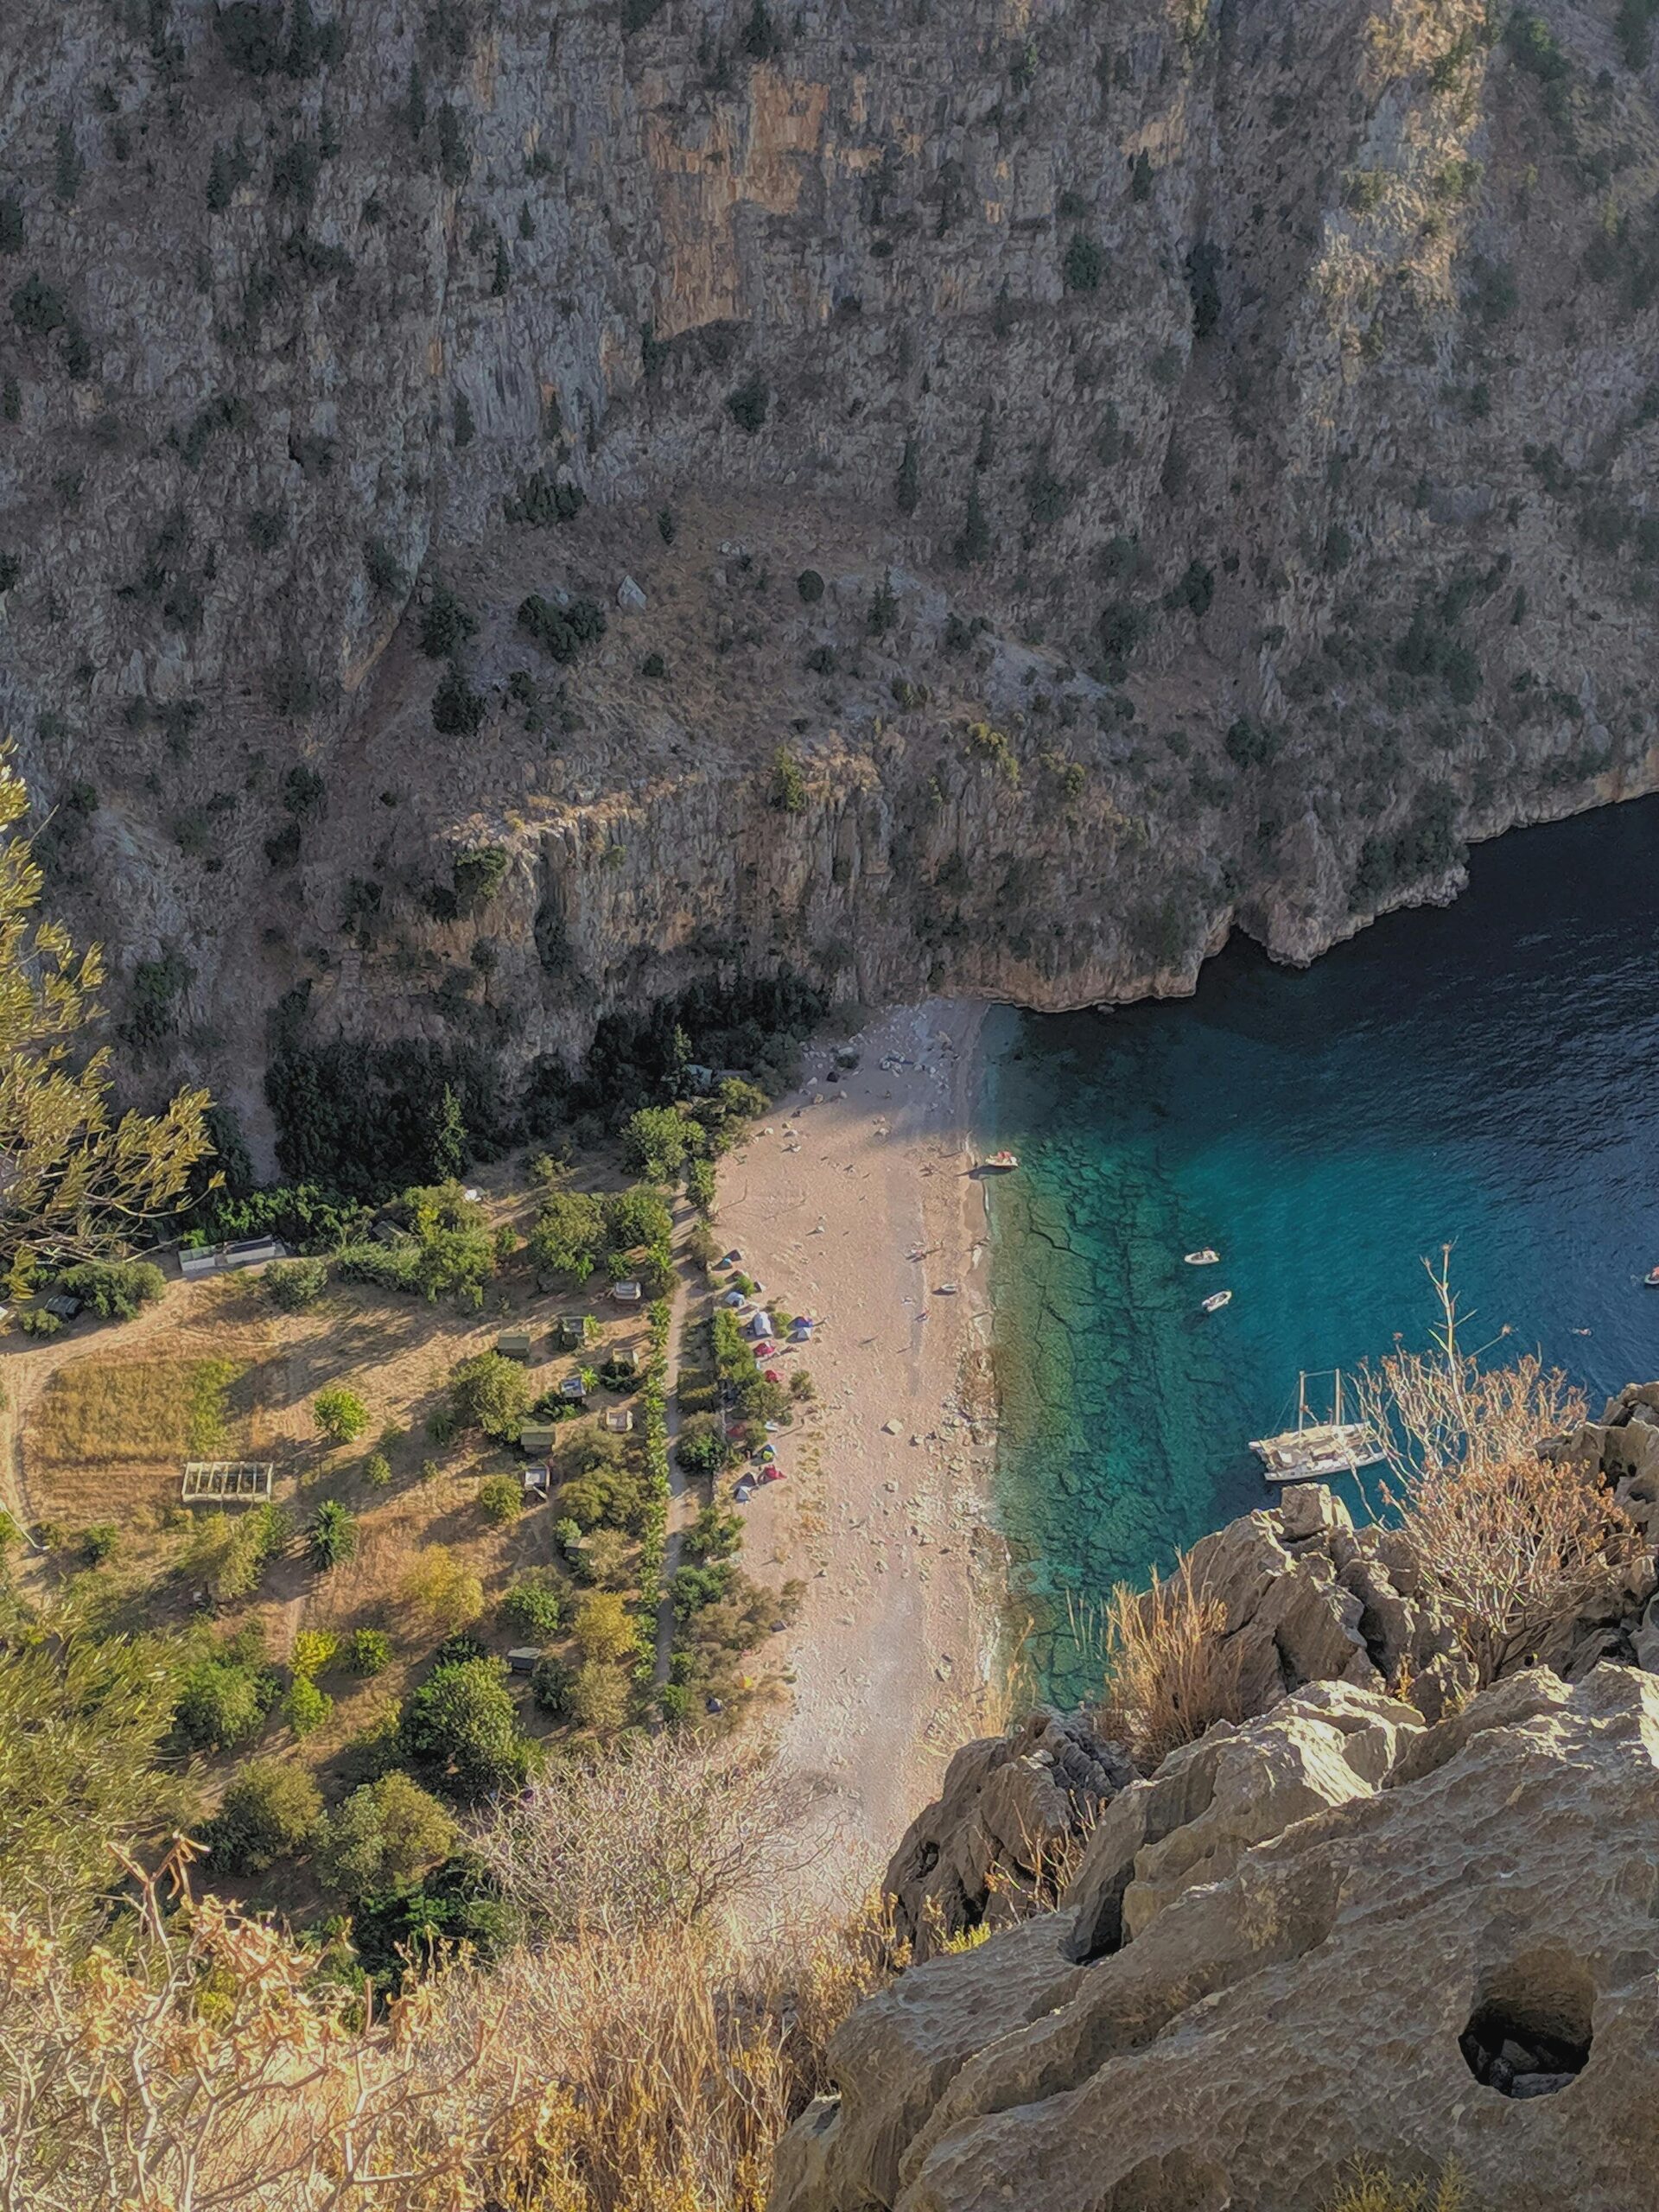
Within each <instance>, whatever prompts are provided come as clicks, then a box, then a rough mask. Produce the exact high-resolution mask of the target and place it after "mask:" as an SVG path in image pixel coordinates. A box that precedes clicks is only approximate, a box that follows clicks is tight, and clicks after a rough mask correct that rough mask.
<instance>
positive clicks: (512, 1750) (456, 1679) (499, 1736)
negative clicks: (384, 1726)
mask: <svg viewBox="0 0 1659 2212" xmlns="http://www.w3.org/2000/svg"><path fill="white" fill-rule="evenodd" d="M630 1644H632V1639H630ZM401 1740H402V1742H403V1746H404V1750H405V1751H407V1752H408V1754H409V1755H410V1758H415V1759H418V1760H420V1761H421V1762H422V1763H423V1764H424V1765H425V1766H427V1767H428V1768H429V1770H431V1771H433V1772H434V1773H435V1774H439V1775H442V1776H443V1777H446V1778H448V1780H449V1781H450V1782H451V1783H452V1784H453V1786H454V1789H456V1790H457V1791H458V1792H459V1793H460V1794H461V1795H462V1796H485V1795H486V1794H487V1793H488V1792H490V1791H491V1790H496V1789H514V1788H517V1787H519V1786H521V1785H522V1784H523V1783H524V1779H525V1777H526V1776H527V1775H528V1772H529V1766H530V1757H529V1748H528V1746H527V1745H525V1743H524V1738H522V1737H521V1736H520V1735H519V1733H518V1713H517V1710H516V1708H515V1707H514V1705H513V1701H512V1698H511V1696H509V1694H508V1693H507V1688H506V1669H505V1667H504V1666H503V1665H501V1663H500V1662H499V1661H496V1660H493V1659H463V1660H457V1661H451V1662H449V1663H448V1664H447V1665H443V1666H440V1667H435V1668H434V1669H433V1671H432V1673H431V1674H430V1675H428V1677H427V1679H426V1681H423V1683H422V1684H421V1686H420V1688H418V1689H417V1690H416V1692H415V1693H414V1694H413V1696H411V1697H410V1700H408V1702H407V1704H406V1705H405V1706H404V1718H403V1724H402V1729H401Z"/></svg>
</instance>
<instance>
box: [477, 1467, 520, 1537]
mask: <svg viewBox="0 0 1659 2212" xmlns="http://www.w3.org/2000/svg"><path fill="white" fill-rule="evenodd" d="M523 1505H524V1491H523V1488H522V1486H521V1485H520V1484H519V1483H518V1481H517V1480H516V1479H515V1478H514V1477H513V1476H512V1475H486V1477H485V1478H484V1479H483V1481H482V1482H481V1483H480V1484H479V1486H478V1510H479V1511H480V1513H481V1514H482V1515H483V1516H484V1518H485V1519H486V1521H488V1522H491V1524H492V1525H493V1527H495V1528H498V1529H501V1528H505V1526H506V1524H507V1522H509V1521H516V1520H517V1519H518V1515H519V1512H520V1510H521V1509H522V1507H523Z"/></svg>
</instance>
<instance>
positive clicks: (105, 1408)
mask: <svg viewBox="0 0 1659 2212" xmlns="http://www.w3.org/2000/svg"><path fill="white" fill-rule="evenodd" d="M251 1411H252V1391H251V1370H249V1368H248V1367H247V1366H246V1364H245V1363H240V1362H238V1361H236V1360H230V1359H145V1360H98V1359H82V1360H76V1361H74V1362H73V1363H72V1364H70V1365H68V1366H66V1367H62V1368H60V1369H59V1370H58V1372H57V1373H56V1374H55V1375H54V1376H53V1377H52V1379H51V1381H50V1382H49V1383H48V1385H47V1387H46V1389H44V1390H43V1391H42V1392H41V1396H40V1399H39V1401H38V1402H37V1403H36V1405H35V1408H34V1409H33V1411H32V1413H31V1414H30V1416H29V1430H28V1451H29V1459H30V1461H31V1463H33V1464H38V1465H42V1466H60V1467H64V1466H70V1467H73V1466H105V1467H107V1466H143V1465H150V1464H152V1463H154V1462H155V1461H157V1460H179V1459H228V1458H234V1457H236V1456H237V1455H238V1452H240V1451H242V1450H243V1449H245V1441H246V1432H247V1428H248V1424H249V1421H250V1418H251Z"/></svg>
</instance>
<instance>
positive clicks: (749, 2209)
mask: <svg viewBox="0 0 1659 2212" xmlns="http://www.w3.org/2000/svg"><path fill="white" fill-rule="evenodd" d="M143 1907H144V1909H143V1911H142V1913H141V1921H142V1926H141V1928H140V1929H139V1930H138V1933H137V1936H135V1939H134V1941H133V1942H132V1945H131V1954H130V1962H127V1961H124V1962H118V1961H116V1960H115V1959H113V1958H104V1957H99V1956H95V1957H94V1959H93V1960H92V1962H91V1963H90V1965H89V1966H88V1967H85V1968H83V1970H81V1971H80V1972H79V1973H76V1972H74V1971H72V1967H71V1962H70V1961H69V1960H68V1958H67V1956H66V1955H64V1954H63V1953H62V1952H60V1950H58V1949H57V1948H55V1947H54V1945H53V1944H52V1943H51V1942H49V1940H48V1939H47V1938H46V1937H44V1936H41V1935H40V1934H38V1933H37V1932H36V1931H35V1930H33V1929H30V1928H29V1926H28V1925H26V1924H25V1923H22V1922H21V1921H19V1920H18V1919H16V1917H15V1916H10V1915H6V1914H0V2203H3V2204H5V2205H8V2206H10V2205H16V2206H19V2207H21V2206H22V2205H23V2204H28V2205H29V2207H30V2212H85V2208H86V2207H87V2206H89V2205H92V2204H117V2203H130V2204H132V2205H134V2206H135V2207H136V2206H138V2205H143V2206H144V2207H146V2208H149V2207H154V2208H156V2212H162V2208H169V2212H170V2208H174V2207H177V2206H181V2205H182V2204H184V2203H185V2202H190V2203H197V2204H203V2205H206V2204H208V2203H212V2204H213V2206H215V2207H216V2208H218V2212H336V2208H344V2207H346V2206H347V2205H358V2204H377V2203H383V2202H384V2203H391V2202H395V2203H396V2204H397V2207H398V2208H399V2212H481V2208H483V2207H485V2206H488V2207H490V2208H491V2209H492V2212H763V2207H764V2205H765V2202H766V2194H767V2190H768V2187H769V2184H770V2178H771V2173H772V2156H773V2152H774V2151H775V2148H776V2145H777V2143H778V2139H779V2136H780V2135H781V2134H782V2133H783V2131H784V2129H785V2127H786V2126H788V2125H789V2123H790V2121H791V2120H792V2119H793V2118H794V2117H795V2116H796V2114H797V2113H798V2112H799V2111H800V2110H801V2109H802V2108H803V2107H804V2105H805V2104H806V2103H807V2102H808V2101H809V2100H810V2098H811V2097H812V2096H813V2095H815V2094H817V2091H818V2090H819V2089H820V2088H822V2087H823V2082H824V2060H825V2050H826V2046H827V2044H828V2041H829V2037H830V2035H831V2034H832V2033H833V2032H834V2031H835V2029H836V2027H837V2026H838V2025H839V2024H840V2023H841V2022H842V2020H843V2019H844V2018H846V2016H847V2014H848V2013H849V2012H850V2011H851V2009H852V2007H853V2006H854V2005H855V2004H856V2003H857V2002H858V2001H859V1999H861V1997H863V1996H864V1995H866V1994H868V1992H869V1991H870V1990H871V1989H873V1988H874V1987H875V1986H878V1985H879V1984H880V1981H881V1980H883V1979H884V1978H885V1977H886V1975H887V1972H888V1970H889V1969H888V1963H887V1945H886V1942H885V1940H884V1934H883V1930H882V1928H881V1926H880V1923H879V1922H878V1921H877V1920H876V1919H875V1918H874V1916H872V1915H870V1914H868V1913H864V1914H861V1915H857V1916H854V1917H853V1918H852V1919H850V1920H849V1921H848V1922H846V1923H843V1924H842V1925H841V1926H839V1927H836V1928H818V1929H774V1930H772V1932H771V1933H770V1934H769V1936H767V1937H766V1940H765V1941H764V1942H757V1943H752V1944H750V1945H748V1946H747V1947H741V1948H740V1947H739V1946H738V1945H737V1944H736V1943H735V1942H733V1941H732V1940H731V1939H729V1938H721V1937H718V1936H715V1935H713V1934H712V1933H709V1932H704V1933H693V1932H692V1931H690V1930H688V1929H684V1928H683V1927H682V1928H674V1927H667V1928H664V1929H659V1930H658V1931H656V1932H654V1933H653V1934H652V1936H650V1937H649V1938H648V1939H646V1940H645V1941H643V1942H641V1941H638V1940H636V1941H632V1942H625V1943H616V1942H610V1941H608V1940H594V1939H586V1940H582V1941H579V1942H574V1943H569V1944H563V1945H557V1946H551V1947H549V1948H544V1949H541V1950H531V1949H528V1948H526V1949H521V1950H518V1951H516V1952H514V1953H512V1955H510V1956H509V1957H507V1958H506V1959H505V1961H502V1962H501V1963H500V1964H499V1966H498V1967H495V1968H494V1969H493V1971H492V1972H491V1973H490V1974H487V1975H486V1974H477V1973H474V1972H472V1971H470V1970H469V1969H467V1968H466V1967H458V1968H457V1969H455V1970H454V1972H452V1973H450V1974H448V1975H446V1976H442V1977H440V1978H438V1979H436V1980H433V1981H430V1982H429V1983H427V1984H425V1985H424V1986H422V1987H421V1988H419V1989H418V1990H416V1992H415V1993H413V1994H412V1995H411V1996H410V1998H409V1999H406V2000H404V2001H403V2002H402V2003H401V2004H400V2005H397V2006H394V2007H393V2008H392V2012H391V2015H390V2017H389V2018H386V2019H385V2020H384V2021H379V2022H374V2023H371V2024H369V2025H368V2026H367V2027H366V2028H364V2027H353V2025H352V2024H351V2022H350V2020H349V2018H348V2014H347V2010H346V1998H345V1993H343V1992H341V1991H340V1990H338V1989H332V1990H331V1989H330V1988H329V1987H328V1986H327V1985H321V1986H319V1985H318V1984H317V1983H316V1981H315V1978H314V1974H313V1968H314V1965H315V1961H314V1959H312V1958H311V1957H309V1956H308V1955H306V1954H303V1953H301V1952H298V1951H296V1950H295V1949H294V1948H291V1947H290V1946H289V1944H288V1943H287V1942H286V1941H285V1940H284V1939H283V1937H282V1936H280V1935H279V1934H278V1933H277V1931H276V1930H275V1929H273V1928H271V1927H270V1925H269V1924H268V1923H256V1922H251V1921H248V1920H245V1919H243V1918H241V1917H240V1916H238V1915H237V1914H235V1913H234V1912H230V1911H226V1910H225V1909H224V1908H223V1907H222V1906H220V1905H219V1904H217V1903H216V1902H215V1901H214V1900H212V1899H208V1900H207V1901H205V1902H204V1903H203V1904H200V1905H199V1906H194V1907H188V1908H187V1910H186V1911H185V1912H184V1913H183V1914H182V1915H181V1916H179V1917H178V1918H176V1919H175V1921H174V1922H173V1923H172V1925H171V1926H170V1927H169V1926H168V1924H167V1922H166V1917H165V1916H164V1914H163V1912H162V1906H161V1904H160V1901H159V1899H158V1897H156V1892H155V1891H154V1889H153V1888H150V1889H147V1890H146V1891H145V1892H144V1897H143ZM181 1937H182V1940H180V1939H181ZM207 1989H211V1992H212V2001H211V2003H210V2004H207V2005H204V2004H203V2003H202V2002H201V2001H200V1993H201V1992H202V1991H203V1990H207Z"/></svg>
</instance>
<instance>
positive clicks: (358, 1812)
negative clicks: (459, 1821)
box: [319, 1770, 457, 1898]
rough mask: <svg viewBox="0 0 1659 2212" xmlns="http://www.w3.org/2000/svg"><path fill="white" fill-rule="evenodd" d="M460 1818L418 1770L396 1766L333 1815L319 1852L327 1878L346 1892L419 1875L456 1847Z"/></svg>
mask: <svg viewBox="0 0 1659 2212" xmlns="http://www.w3.org/2000/svg"><path fill="white" fill-rule="evenodd" d="M456 1840H457V1831H456V1828H455V1824H454V1821H453V1820H452V1819H451V1818H450V1816H449V1815H448V1813H447V1812H446V1811H445V1810H444V1808H443V1807H442V1805H441V1804H440V1803H439V1802H438V1801H437V1799H436V1798H435V1797H434V1796H432V1795H431V1793H430V1791H429V1790H425V1789H422V1787H421V1785H420V1783H418V1782H416V1780H415V1778H414V1777H413V1776H412V1775H407V1774H404V1773H401V1772H398V1771H397V1770H394V1771H393V1772H392V1773H391V1774H383V1775H382V1776H381V1777H380V1779H379V1780H378V1782H370V1783H365V1784H364V1785H363V1787H362V1788H361V1789H353V1792H352V1794H351V1796H349V1797H347V1798H346V1801H345V1802H344V1803H343V1804H342V1805H341V1806H340V1808H339V1810H338V1811H337V1812H336V1813H334V1815H332V1817H331V1818H330V1820H329V1821H328V1823H327V1827H326V1829H325V1830H324V1833H323V1835H322V1837H321V1848H320V1852H319V1857H320V1859H321V1866H322V1872H323V1878H324V1879H325V1880H326V1881H327V1882H328V1883H329V1884H330V1885H331V1886H332V1887H333V1888H334V1889H337V1890H339V1891H341V1892H342V1893H343V1894H344V1895H345V1896H346V1897H352V1898H357V1897H372V1896H373V1895H374V1894H376V1893H377V1892H378V1891H384V1890H390V1889H394V1888H397V1887H399V1886H400V1885H403V1884H404V1883H407V1882H414V1881H418V1880H419V1878H420V1877H421V1876H422V1875H423V1874H424V1873H425V1872H426V1871H427V1869H428V1868H429V1867H430V1866H436V1865H437V1864H438V1862H439V1860H440V1859H447V1858H448V1856H449V1853H451V1852H452V1851H453V1850H454V1847H455V1843H456Z"/></svg>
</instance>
